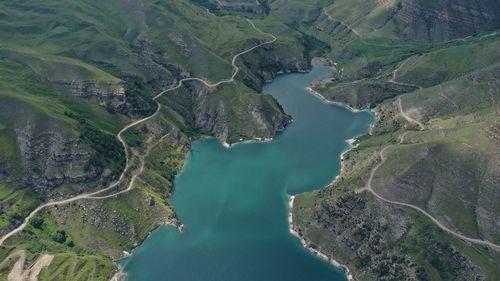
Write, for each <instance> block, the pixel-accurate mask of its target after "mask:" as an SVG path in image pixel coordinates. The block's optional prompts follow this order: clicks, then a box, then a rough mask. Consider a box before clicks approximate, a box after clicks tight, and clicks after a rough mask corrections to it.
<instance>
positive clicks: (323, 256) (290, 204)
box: [288, 195, 354, 281]
mask: <svg viewBox="0 0 500 281" xmlns="http://www.w3.org/2000/svg"><path fill="white" fill-rule="evenodd" d="M294 201H295V196H294V195H292V196H290V197H289V198H288V227H289V229H290V233H291V234H292V235H293V236H295V237H297V238H298V239H299V240H300V243H301V244H302V246H303V247H304V248H306V249H308V250H309V251H311V252H312V253H313V254H315V255H316V256H318V257H319V258H321V259H323V260H325V261H327V262H329V263H330V264H332V265H334V266H336V267H338V268H340V269H342V270H343V271H344V272H345V273H346V275H347V279H348V280H350V281H354V277H353V276H352V274H351V271H350V270H349V268H348V267H347V266H346V265H344V264H341V263H339V262H338V261H336V260H334V259H332V258H331V257H329V256H328V255H326V254H324V253H322V252H320V251H319V250H317V249H314V248H312V247H311V246H310V244H309V243H308V242H307V240H306V239H305V238H304V237H303V236H301V235H300V234H299V233H298V232H297V230H296V229H295V226H294V224H293V214H292V210H293V203H294Z"/></svg>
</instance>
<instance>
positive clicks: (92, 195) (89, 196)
mask: <svg viewBox="0 0 500 281" xmlns="http://www.w3.org/2000/svg"><path fill="white" fill-rule="evenodd" d="M247 21H248V23H249V24H250V25H251V26H252V28H254V29H255V30H257V31H258V32H259V33H262V34H264V35H267V36H270V37H271V38H272V39H271V40H268V41H265V42H263V43H260V44H258V45H255V46H253V47H251V48H249V49H246V50H244V51H242V52H239V53H237V54H236V55H234V56H233V58H232V60H231V65H232V66H233V71H232V75H231V77H230V78H229V79H225V80H221V81H219V82H216V83H210V82H209V81H207V80H204V79H202V78H196V77H189V78H183V79H181V80H179V82H178V83H177V85H176V86H174V87H172V88H169V89H167V90H164V91H162V92H160V93H159V94H157V95H156V96H154V97H153V100H154V101H155V102H156V105H157V108H156V111H155V112H154V113H153V114H152V115H150V116H148V117H145V118H143V119H140V120H137V121H134V122H132V123H130V124H128V125H127V126H125V127H124V128H123V129H121V130H120V131H119V132H118V134H117V135H116V138H117V139H118V141H120V143H121V144H122V146H123V149H124V150H125V161H126V164H125V168H124V169H123V171H122V173H121V174H120V177H119V178H118V180H117V181H116V182H114V183H113V184H111V185H110V186H108V187H107V188H104V189H101V190H98V191H94V192H91V193H82V194H80V195H77V196H74V197H72V198H68V199H64V200H60V201H53V202H48V203H45V204H42V205H40V206H38V207H37V208H36V209H34V210H33V211H31V213H30V214H29V215H28V216H27V217H26V218H25V219H24V222H23V223H22V224H21V225H19V226H18V227H16V228H15V229H13V230H12V231H10V232H9V233H7V234H5V235H3V236H2V237H1V238H0V246H1V245H3V243H4V242H5V240H7V239H9V238H10V237H12V236H13V235H15V234H17V233H19V232H20V231H21V230H23V229H24V228H25V227H26V226H27V225H28V223H29V221H30V220H31V219H32V218H33V217H34V216H35V215H36V214H37V213H38V212H40V211H41V210H43V209H45V208H47V207H51V206H55V205H63V204H68V203H71V202H74V201H77V200H82V199H105V198H110V197H113V196H117V195H119V194H123V193H125V192H128V191H130V190H131V189H132V188H133V185H134V182H135V180H136V179H137V177H139V175H140V174H141V173H142V172H143V171H144V159H143V157H139V159H140V162H141V165H140V168H139V170H138V171H136V172H134V173H133V174H132V177H131V179H130V182H129V184H128V186H127V188H126V189H124V190H121V191H118V192H116V193H113V194H109V195H106V196H98V195H99V194H102V193H104V192H106V191H109V190H111V189H113V188H115V187H116V186H118V185H119V184H120V183H121V182H122V181H123V179H124V178H125V175H126V173H127V171H128V170H129V168H130V153H129V146H128V144H127V143H126V142H125V140H124V139H123V133H125V132H126V131H127V130H128V129H130V128H132V127H134V126H136V125H138V124H141V123H144V122H146V121H147V120H149V119H152V118H154V117H155V116H156V115H158V113H159V112H160V109H161V104H160V103H159V102H158V101H157V99H158V98H160V97H161V96H163V95H164V94H165V93H168V92H171V91H174V90H177V89H179V88H180V87H182V86H183V84H184V82H188V81H198V82H200V83H202V84H204V85H205V86H207V87H211V88H212V87H217V86H219V85H222V84H227V83H232V82H234V79H235V77H236V75H237V74H238V72H239V71H240V68H239V67H238V66H237V65H236V60H237V59H238V58H239V57H240V56H242V55H244V54H246V53H249V52H251V51H253V50H255V49H257V48H259V47H261V46H264V45H268V44H272V43H274V42H276V40H278V39H277V38H276V36H274V35H272V34H270V33H266V32H263V31H262V30H260V29H259V28H257V27H256V26H255V24H254V23H253V22H252V21H251V20H249V19H247Z"/></svg>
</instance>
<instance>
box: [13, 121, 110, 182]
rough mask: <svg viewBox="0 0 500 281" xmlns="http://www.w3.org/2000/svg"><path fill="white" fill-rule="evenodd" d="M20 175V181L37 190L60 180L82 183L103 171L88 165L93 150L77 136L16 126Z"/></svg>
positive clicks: (94, 177) (93, 178)
mask: <svg viewBox="0 0 500 281" xmlns="http://www.w3.org/2000/svg"><path fill="white" fill-rule="evenodd" d="M16 135H17V143H18V147H19V151H20V155H21V159H22V160H21V162H22V167H23V169H24V170H25V173H23V176H22V177H21V178H20V179H18V181H20V183H21V185H23V186H30V187H33V188H35V189H36V190H38V191H40V192H46V191H50V190H51V189H53V188H55V187H57V186H60V185H63V184H81V183H87V182H89V181H91V180H95V179H97V178H98V177H99V176H100V175H101V174H102V173H103V171H101V170H99V169H96V168H94V167H91V166H89V165H88V162H89V161H90V159H91V158H92V153H91V152H90V151H89V149H88V148H87V147H86V146H85V144H84V143H83V142H82V141H81V140H79V139H76V138H73V137H69V136H65V135H63V134H62V133H61V132H57V131H45V132H43V133H35V131H34V130H33V127H31V126H26V127H22V128H17V129H16Z"/></svg>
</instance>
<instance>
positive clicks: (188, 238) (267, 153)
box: [122, 67, 373, 281]
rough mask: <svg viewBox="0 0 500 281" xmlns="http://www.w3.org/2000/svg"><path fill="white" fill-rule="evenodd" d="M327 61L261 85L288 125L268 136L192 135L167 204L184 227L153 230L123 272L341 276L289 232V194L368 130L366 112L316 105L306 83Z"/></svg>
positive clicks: (322, 180)
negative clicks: (231, 142)
mask: <svg viewBox="0 0 500 281" xmlns="http://www.w3.org/2000/svg"><path fill="white" fill-rule="evenodd" d="M328 72H329V68H326V67H322V68H316V69H314V70H313V71H311V72H310V73H307V74H286V75H282V76H279V77H278V78H277V79H276V80H275V81H274V82H272V83H270V84H268V85H266V86H265V87H264V92H265V93H268V94H271V95H273V96H274V97H275V98H276V99H277V100H278V101H279V102H280V104H281V105H282V106H283V108H284V110H285V111H286V112H287V113H288V114H290V115H292V116H293V119H294V123H292V124H291V125H289V126H288V127H287V129H286V130H285V131H284V132H283V133H281V134H279V135H278V136H277V137H276V138H275V140H273V141H271V142H267V143H246V144H238V145H235V146H233V147H232V148H230V149H226V148H224V147H223V146H222V145H221V144H220V143H218V142H217V141H216V140H214V139H208V140H201V141H198V142H196V143H194V145H193V147H192V151H191V152H190V153H189V155H188V158H187V163H186V165H185V168H184V170H183V171H182V173H181V174H180V175H179V176H178V177H177V179H176V191H175V194H174V196H173V198H172V201H171V202H172V204H173V206H174V208H175V210H176V212H177V214H178V217H179V219H180V220H181V222H182V223H183V224H185V226H186V228H185V233H182V234H181V233H179V231H178V230H177V229H174V228H170V227H164V228H160V229H159V230H157V231H155V232H154V233H153V234H152V235H151V236H150V237H149V238H148V239H147V240H146V241H145V242H144V243H143V244H142V245H141V246H140V247H138V248H137V249H136V250H134V252H133V255H132V256H131V257H129V258H127V259H126V260H124V261H123V262H122V266H124V271H125V272H126V273H127V274H128V280H131V281H142V280H145V281H146V280H147V281H151V280H173V281H183V280H185V281H198V280H200V281H201V280H203V281H246V280H252V281H265V280H269V281H271V280H272V281H277V280H280V281H281V280H289V281H294V280H297V281H299V280H300V281H304V280H307V281H320V280H328V281H335V280H346V277H345V274H344V273H343V272H342V271H340V270H339V269H337V268H335V267H333V266H332V265H330V264H329V263H327V262H325V261H323V260H321V259H319V258H317V257H316V256H314V255H313V254H311V253H310V252H309V251H308V250H307V249H304V248H303V247H302V245H301V244H300V241H299V240H298V239H297V238H295V237H293V236H292V235H291V234H290V233H289V230H288V223H287V195H289V194H290V195H292V194H297V193H301V192H305V191H311V190H314V189H317V188H322V187H323V186H325V185H327V184H328V183H330V182H331V181H332V180H333V179H334V178H335V176H336V175H337V174H338V172H339V167H340V160H339V157H340V154H341V153H342V152H343V151H344V150H346V149H347V148H348V147H349V146H348V144H347V143H346V140H347V139H350V138H353V137H356V136H359V135H362V134H365V133H366V132H368V129H369V126H370V124H371V123H372V122H373V116H372V114H371V113H369V112H358V113H354V112H351V111H349V110H347V109H345V108H342V107H338V106H334V105H327V104H324V103H322V102H321V101H320V100H319V99H318V98H317V97H314V96H313V95H311V94H310V93H308V92H307V91H306V89H305V88H306V87H307V86H308V85H309V84H310V83H311V82H313V81H314V80H316V79H318V78H321V77H324V76H325V75H327V74H328Z"/></svg>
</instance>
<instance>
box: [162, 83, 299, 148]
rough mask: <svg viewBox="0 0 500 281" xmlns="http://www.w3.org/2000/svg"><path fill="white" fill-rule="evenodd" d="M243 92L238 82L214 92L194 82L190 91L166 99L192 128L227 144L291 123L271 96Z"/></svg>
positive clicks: (265, 134) (266, 134)
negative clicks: (237, 84) (237, 85)
mask: <svg viewBox="0 0 500 281" xmlns="http://www.w3.org/2000/svg"><path fill="white" fill-rule="evenodd" d="M240 91H241V88H238V87H235V85H228V86H221V89H220V90H218V91H213V90H212V89H208V88H206V87H204V86H201V85H199V84H192V86H191V87H189V92H180V93H176V94H174V95H170V96H169V99H168V101H166V102H167V103H168V104H169V106H170V107H172V108H174V109H176V110H177V111H178V112H180V113H181V114H182V115H183V117H184V118H185V120H187V122H188V123H190V124H191V125H190V126H191V128H190V129H191V130H194V131H200V132H202V133H203V132H205V133H208V134H211V135H214V136H215V137H216V138H218V139H219V140H220V141H221V142H227V143H234V142H239V141H244V140H250V139H266V138H272V137H274V135H275V134H276V132H279V131H281V130H283V129H284V128H285V126H286V125H287V124H289V123H290V122H291V117H290V116H288V115H287V114H286V113H284V112H283V110H282V108H281V107H280V106H279V104H278V103H277V102H276V101H275V100H274V99H273V98H272V97H271V96H269V95H265V94H256V93H252V92H251V90H250V89H247V90H246V92H240Z"/></svg>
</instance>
